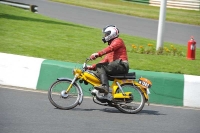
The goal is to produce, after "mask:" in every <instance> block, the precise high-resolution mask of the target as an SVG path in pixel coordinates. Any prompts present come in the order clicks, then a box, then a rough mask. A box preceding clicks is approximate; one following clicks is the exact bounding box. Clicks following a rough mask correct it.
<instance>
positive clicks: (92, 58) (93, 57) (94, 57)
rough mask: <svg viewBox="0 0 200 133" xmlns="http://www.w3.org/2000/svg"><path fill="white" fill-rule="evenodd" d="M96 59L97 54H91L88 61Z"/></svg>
mask: <svg viewBox="0 0 200 133" xmlns="http://www.w3.org/2000/svg"><path fill="white" fill-rule="evenodd" d="M97 57H99V54H98V53H93V54H92V55H91V56H90V60H95V59H96V58H97Z"/></svg>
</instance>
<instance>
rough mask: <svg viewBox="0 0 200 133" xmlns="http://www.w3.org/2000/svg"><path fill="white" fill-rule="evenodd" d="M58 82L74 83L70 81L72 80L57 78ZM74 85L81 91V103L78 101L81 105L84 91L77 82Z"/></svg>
mask: <svg viewBox="0 0 200 133" xmlns="http://www.w3.org/2000/svg"><path fill="white" fill-rule="evenodd" d="M57 80H60V81H70V82H72V79H70V78H57ZM74 85H75V86H76V87H77V88H78V89H79V92H80V93H79V96H80V98H79V101H78V104H79V105H80V104H81V103H82V102H83V90H82V88H81V86H80V85H79V84H78V83H77V82H74Z"/></svg>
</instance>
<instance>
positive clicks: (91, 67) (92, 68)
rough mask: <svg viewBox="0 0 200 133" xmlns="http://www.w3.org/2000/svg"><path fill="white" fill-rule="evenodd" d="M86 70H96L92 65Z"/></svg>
mask: <svg viewBox="0 0 200 133" xmlns="http://www.w3.org/2000/svg"><path fill="white" fill-rule="evenodd" d="M87 69H88V70H95V69H96V64H93V65H92V66H87Z"/></svg>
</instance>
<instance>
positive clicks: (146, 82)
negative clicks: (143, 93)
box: [138, 78, 152, 88]
mask: <svg viewBox="0 0 200 133" xmlns="http://www.w3.org/2000/svg"><path fill="white" fill-rule="evenodd" d="M138 83H139V84H141V86H142V87H143V88H151V85H152V83H151V81H150V80H148V79H146V78H139V80H138Z"/></svg>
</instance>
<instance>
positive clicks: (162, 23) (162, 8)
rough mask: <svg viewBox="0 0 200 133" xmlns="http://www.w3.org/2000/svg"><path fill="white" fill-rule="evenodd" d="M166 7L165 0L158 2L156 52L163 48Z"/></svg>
mask: <svg viewBox="0 0 200 133" xmlns="http://www.w3.org/2000/svg"><path fill="white" fill-rule="evenodd" d="M166 6H167V0H160V15H159V23H158V33H157V45H156V50H159V48H161V47H163V36H164V30H165V16H166Z"/></svg>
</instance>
